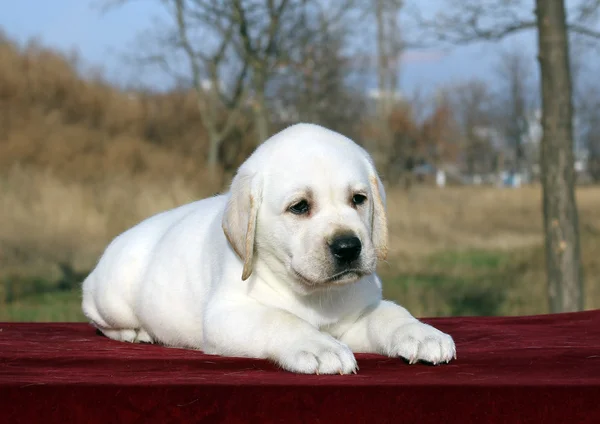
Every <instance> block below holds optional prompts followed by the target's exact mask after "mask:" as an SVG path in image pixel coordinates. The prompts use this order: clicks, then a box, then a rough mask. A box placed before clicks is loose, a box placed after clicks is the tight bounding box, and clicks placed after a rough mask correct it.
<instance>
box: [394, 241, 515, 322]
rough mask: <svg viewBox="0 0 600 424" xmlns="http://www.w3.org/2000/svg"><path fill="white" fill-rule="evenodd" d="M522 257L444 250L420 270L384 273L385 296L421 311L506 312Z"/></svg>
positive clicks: (434, 313) (432, 313)
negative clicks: (393, 273) (394, 273)
mask: <svg viewBox="0 0 600 424" xmlns="http://www.w3.org/2000/svg"><path fill="white" fill-rule="evenodd" d="M522 261H523V259H522V258H519V257H518V256H517V255H515V254H509V253H506V252H502V251H500V252H497V251H487V250H470V251H445V252H440V253H437V254H435V255H432V256H430V257H428V258H425V259H424V260H423V261H422V263H420V264H418V266H417V267H416V268H417V271H412V272H407V273H399V274H396V275H387V276H383V280H384V281H383V285H384V296H385V297H386V298H389V299H393V300H396V301H398V302H399V303H401V304H402V305H404V306H405V307H407V308H408V309H409V310H410V311H411V312H414V313H415V314H417V315H420V316H457V315H459V316H467V315H470V316H486V315H487V316H490V315H503V314H505V313H507V305H506V304H507V300H508V299H509V298H511V293H512V292H511V291H512V290H513V288H514V286H515V284H517V283H518V282H519V281H522V278H523V276H522V274H523V269H524V268H523V266H522Z"/></svg>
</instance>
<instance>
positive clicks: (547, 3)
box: [536, 0, 583, 312]
mask: <svg viewBox="0 0 600 424" xmlns="http://www.w3.org/2000/svg"><path fill="white" fill-rule="evenodd" d="M536 6H537V7H536V14H537V24H538V46H539V63H540V72H541V87H542V130H543V137H542V143H541V168H542V176H541V178H542V187H543V212H544V230H545V237H546V271H547V278H548V296H549V304H550V311H551V312H569V311H579V310H582V309H583V276H582V269H581V261H580V247H579V222H578V221H579V220H578V214H577V205H576V202H575V188H574V183H575V181H574V154H573V126H572V115H573V105H572V98H571V96H572V93H571V92H572V88H571V75H570V69H569V54H568V38H567V33H566V25H565V5H564V0H536Z"/></svg>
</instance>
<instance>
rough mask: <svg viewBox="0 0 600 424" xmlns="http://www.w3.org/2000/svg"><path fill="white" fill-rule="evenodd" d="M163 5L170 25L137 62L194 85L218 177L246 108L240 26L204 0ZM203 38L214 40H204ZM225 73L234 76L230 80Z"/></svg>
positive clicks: (167, 0)
mask: <svg viewBox="0 0 600 424" xmlns="http://www.w3.org/2000/svg"><path fill="white" fill-rule="evenodd" d="M128 1H131V0H117V1H108V2H107V3H106V5H107V7H109V8H110V7H114V6H119V5H123V4H125V3H127V2H128ZM160 3H161V4H162V5H163V6H164V10H165V12H166V15H167V16H168V18H169V21H168V23H167V24H166V25H165V26H164V27H162V28H154V29H153V30H152V32H151V33H150V34H149V35H148V37H146V39H145V45H144V46H142V48H141V52H140V53H136V54H134V57H133V62H134V63H135V64H137V65H141V66H158V67H159V68H160V69H161V70H163V71H164V72H166V73H167V74H168V75H170V76H171V77H173V78H174V80H175V82H176V83H177V84H178V85H184V86H189V87H192V88H193V89H194V91H195V93H196V98H197V102H198V108H199V110H200V117H201V120H202V124H203V126H204V128H205V130H206V132H207V135H208V139H209V148H208V154H207V157H206V165H207V167H208V169H209V172H210V175H211V176H212V177H213V178H214V177H215V174H216V170H217V166H218V164H219V150H220V149H221V145H222V144H223V142H224V141H225V140H226V139H227V137H228V136H229V135H230V134H231V132H232V131H233V130H234V127H235V124H236V122H237V120H238V119H239V117H240V114H241V112H242V110H243V108H244V106H245V99H246V98H247V96H246V95H247V87H246V80H247V77H248V63H246V62H244V61H239V60H236V58H235V57H232V49H233V36H234V31H235V30H236V28H235V27H234V26H233V25H232V23H231V22H228V21H226V20H225V19H223V18H222V17H219V16H217V15H214V14H210V13H206V10H205V8H206V5H204V4H203V3H202V2H201V1H197V0H160ZM216 28H218V29H219V30H220V31H219V33H217V31H216ZM201 39H203V40H206V39H212V40H213V41H212V42H205V41H204V42H200V41H199V40H201ZM182 62H183V63H182ZM178 65H180V66H178ZM225 73H226V74H228V75H229V78H224V74H225Z"/></svg>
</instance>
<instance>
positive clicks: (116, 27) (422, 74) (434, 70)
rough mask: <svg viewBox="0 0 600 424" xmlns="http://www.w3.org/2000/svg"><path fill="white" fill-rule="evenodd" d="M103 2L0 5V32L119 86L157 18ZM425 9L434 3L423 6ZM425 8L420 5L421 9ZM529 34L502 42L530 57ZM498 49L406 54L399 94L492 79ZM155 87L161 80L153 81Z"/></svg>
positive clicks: (148, 3) (155, 13)
mask: <svg viewBox="0 0 600 424" xmlns="http://www.w3.org/2000/svg"><path fill="white" fill-rule="evenodd" d="M101 1H102V0H19V1H10V2H9V1H5V2H3V3H4V4H3V5H2V8H1V9H2V11H1V13H0V28H2V29H3V30H4V32H5V33H6V34H7V35H8V36H9V37H11V38H13V39H16V40H18V41H19V42H24V41H26V40H28V39H30V38H32V37H38V38H39V39H40V41H41V42H42V43H43V44H44V45H46V46H51V47H56V48H58V49H61V50H64V51H70V50H73V49H75V50H77V51H78V52H79V54H80V56H81V57H82V58H83V59H84V61H85V62H86V64H89V65H92V66H100V67H102V68H103V69H104V70H105V72H106V75H107V76H108V77H109V78H110V79H113V80H114V81H119V82H121V83H128V82H132V81H133V80H134V79H135V78H137V76H136V75H135V74H134V71H133V70H132V69H128V68H127V66H124V64H123V61H122V58H121V56H120V54H122V53H126V52H127V51H128V50H131V49H132V48H134V47H135V41H136V35H138V34H139V33H140V32H141V31H143V30H146V29H148V28H150V27H151V24H152V22H153V19H154V18H155V17H160V16H161V7H160V5H158V2H157V1H153V0H137V1H132V2H131V3H130V4H128V5H126V6H124V7H120V8H118V9H115V10H112V11H110V12H108V13H104V14H103V13H101V11H100V9H99V7H98V6H99V4H100V3H101ZM428 1H429V3H428V4H434V3H435V2H434V1H431V0H428ZM422 4H425V3H422ZM534 43H535V39H534V34H533V33H530V34H526V35H522V36H519V37H518V38H517V39H515V38H514V37H513V38H512V39H509V40H507V42H506V43H505V45H508V46H510V45H515V44H519V45H520V46H522V47H523V48H525V49H526V50H527V51H531V52H532V58H533V52H534V47H535V44H534ZM498 49H499V46H497V45H494V44H477V45H471V46H468V47H460V48H454V49H452V50H451V51H447V52H427V53H424V52H408V53H407V55H406V60H405V62H404V66H403V69H402V73H401V89H402V90H403V91H406V92H410V91H412V90H414V89H415V88H421V89H424V90H426V91H430V90H432V89H434V88H435V87H437V86H439V85H441V84H444V83H448V82H455V81H462V80H465V79H469V78H471V77H480V78H491V75H493V73H494V70H493V67H494V63H496V60H497V59H496V57H497V56H496V55H497V52H498ZM152 82H153V83H154V84H156V85H160V84H161V82H162V80H161V79H160V78H157V79H152Z"/></svg>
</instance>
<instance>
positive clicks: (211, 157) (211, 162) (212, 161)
mask: <svg viewBox="0 0 600 424" xmlns="http://www.w3.org/2000/svg"><path fill="white" fill-rule="evenodd" d="M222 141H223V138H222V137H221V136H220V135H218V134H211V133H210V132H209V134H208V142H209V144H208V157H207V158H206V167H207V168H208V174H209V177H210V178H211V180H212V182H214V181H215V180H216V178H217V171H218V169H217V167H218V165H219V148H220V147H221V143H222Z"/></svg>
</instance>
